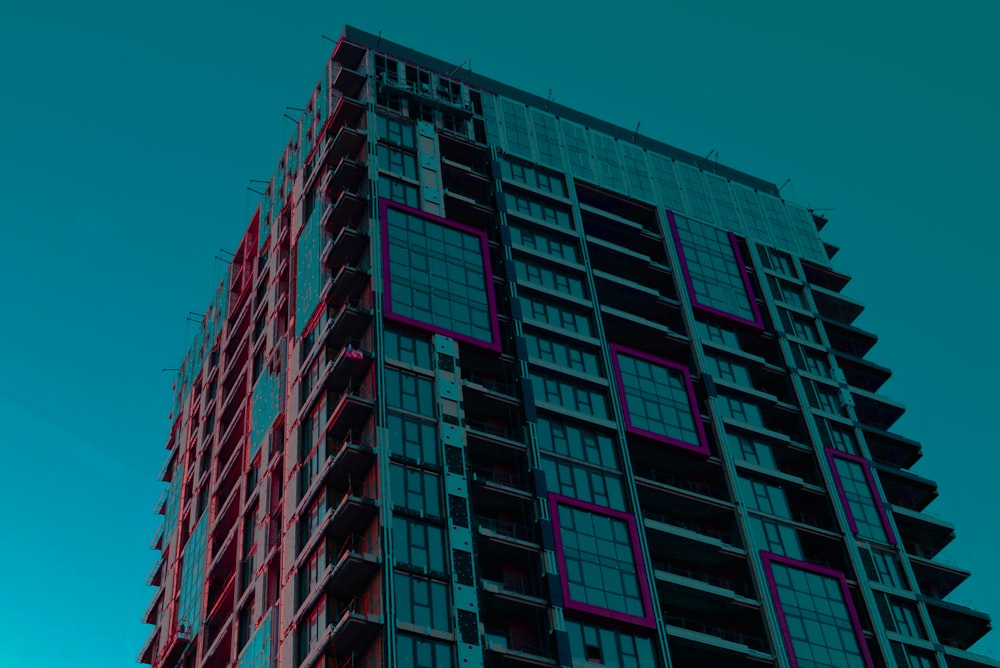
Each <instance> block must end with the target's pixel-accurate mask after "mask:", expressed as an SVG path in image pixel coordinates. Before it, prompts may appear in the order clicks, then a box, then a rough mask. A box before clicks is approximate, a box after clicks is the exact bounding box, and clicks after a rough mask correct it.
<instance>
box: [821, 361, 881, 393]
mask: <svg viewBox="0 0 1000 668" xmlns="http://www.w3.org/2000/svg"><path fill="white" fill-rule="evenodd" d="M834 355H835V356H836V358H837V365H838V366H839V367H840V369H841V371H843V372H844V379H845V380H847V382H848V384H850V385H852V386H854V387H857V388H860V389H862V390H866V391H868V392H878V390H879V388H881V387H882V386H883V385H885V383H886V381H888V380H889V378H890V377H891V376H892V371H891V370H890V369H888V368H887V367H884V366H882V365H881V364H876V363H875V362H872V361H870V360H866V359H864V358H863V357H855V356H854V355H848V354H847V353H843V352H835V353H834Z"/></svg>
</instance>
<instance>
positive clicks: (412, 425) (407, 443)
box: [388, 411, 441, 466]
mask: <svg viewBox="0 0 1000 668" xmlns="http://www.w3.org/2000/svg"><path fill="white" fill-rule="evenodd" d="M388 422H389V452H390V454H393V455H398V456H400V457H404V458H406V459H410V460H413V461H415V462H419V463H422V464H430V465H432V466H437V465H438V464H439V463H440V459H441V457H440V453H439V448H438V438H437V423H436V422H432V421H430V420H421V419H420V418H417V417H414V416H412V415H404V414H402V413H396V412H394V411H389V415H388Z"/></svg>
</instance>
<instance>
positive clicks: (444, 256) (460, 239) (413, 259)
mask: <svg viewBox="0 0 1000 668" xmlns="http://www.w3.org/2000/svg"><path fill="white" fill-rule="evenodd" d="M386 212H387V213H386V215H387V227H388V231H389V234H388V239H387V240H386V243H388V245H389V284H390V290H391V303H390V305H389V307H390V310H391V311H392V313H393V314H394V315H397V316H401V317H403V318H407V319H409V320H415V321H417V322H422V323H425V324H428V325H431V326H433V327H436V328H438V329H442V330H445V331H448V332H452V333H455V334H458V335H460V336H463V337H468V338H472V339H476V340H479V341H484V342H487V343H492V342H493V332H492V323H491V322H490V310H489V292H488V290H489V286H488V284H487V280H488V277H487V275H486V269H485V261H484V257H483V243H482V238H481V237H480V236H478V235H476V234H473V233H470V232H465V231H462V230H458V229H455V228H453V227H451V226H449V225H444V224H441V223H438V222H434V221H431V220H427V219H425V218H423V217H421V216H417V215H413V214H411V213H407V212H404V211H400V210H398V209H395V208H393V207H391V206H390V207H387V209H386Z"/></svg>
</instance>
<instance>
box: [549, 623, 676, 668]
mask: <svg viewBox="0 0 1000 668" xmlns="http://www.w3.org/2000/svg"><path fill="white" fill-rule="evenodd" d="M566 633H567V634H568V635H569V647H570V652H571V653H572V655H573V665H574V666H581V667H585V666H592V665H594V664H598V665H601V666H606V667H607V668H656V666H659V665H660V662H659V660H658V656H657V651H656V649H655V646H654V644H653V640H652V639H651V638H648V637H643V636H637V635H633V634H631V633H627V632H625V631H623V630H621V629H614V628H608V627H603V626H597V625H596V624H588V623H583V622H578V621H575V620H572V619H567V620H566Z"/></svg>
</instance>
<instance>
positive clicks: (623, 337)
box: [601, 297, 690, 359]
mask: <svg viewBox="0 0 1000 668" xmlns="http://www.w3.org/2000/svg"><path fill="white" fill-rule="evenodd" d="M660 301H661V304H662V305H665V306H669V308H668V309H664V308H661V309H660V318H659V320H657V321H653V320H649V319H646V318H643V317H641V316H638V315H636V314H634V313H629V312H628V311H623V310H621V309H617V308H614V307H611V306H606V305H604V304H602V305H601V315H602V316H603V317H602V319H603V321H604V329H605V331H606V333H607V336H608V340H610V341H614V342H615V343H619V344H621V345H624V346H629V347H633V348H638V349H640V350H644V351H648V352H650V353H652V354H654V355H657V356H659V357H666V358H668V359H675V358H677V357H681V358H685V357H687V355H689V354H690V350H689V346H688V343H689V342H690V339H689V338H688V337H687V336H685V335H684V334H682V333H681V331H680V330H681V327H682V325H681V324H680V323H679V322H674V323H673V326H671V325H668V324H664V323H663V322H660V320H671V319H673V316H674V314H675V313H676V314H678V315H679V313H680V311H679V310H677V309H679V306H678V305H677V303H676V302H674V301H673V300H668V299H667V298H666V297H661V299H660Z"/></svg>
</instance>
